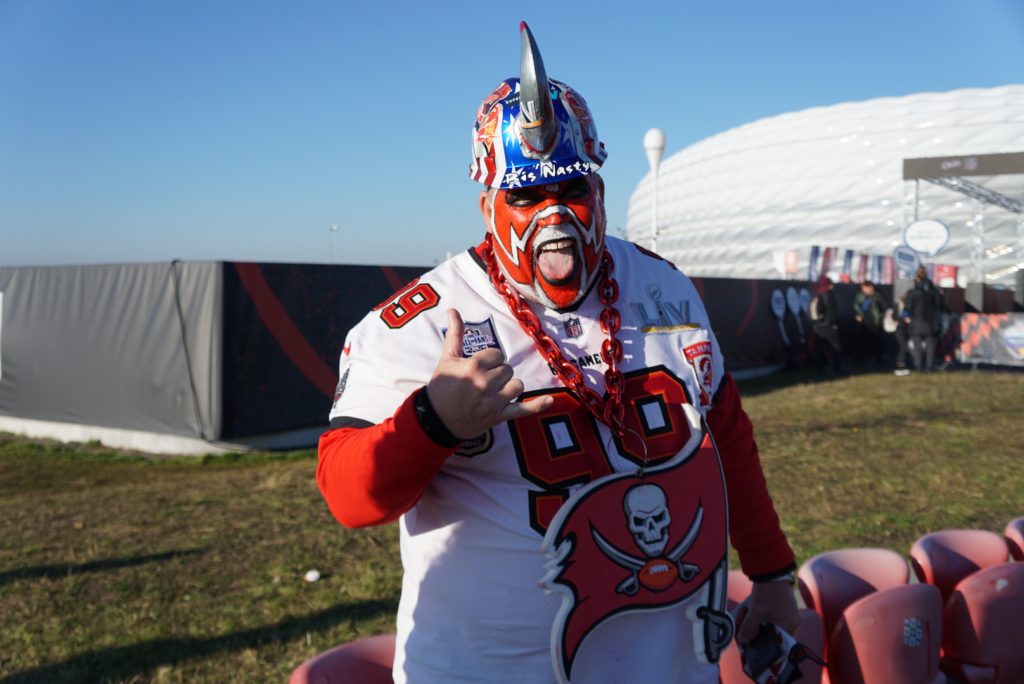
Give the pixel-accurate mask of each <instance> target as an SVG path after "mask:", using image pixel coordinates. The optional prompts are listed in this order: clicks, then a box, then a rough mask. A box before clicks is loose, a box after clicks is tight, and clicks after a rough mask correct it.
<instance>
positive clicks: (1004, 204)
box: [626, 85, 1024, 288]
mask: <svg viewBox="0 0 1024 684" xmlns="http://www.w3.org/2000/svg"><path fill="white" fill-rule="evenodd" d="M908 160H910V161H908ZM913 160H918V161H913ZM655 182H657V186H655ZM655 202H656V203H657V204H656V206H655ZM1022 208H1024V85H1007V86H1002V87H998V88H986V89H980V88H977V89H975V88H972V89H963V90H954V91H950V92H945V93H918V94H914V95H908V96H905V97H886V98H879V99H873V100H867V101H864V102H847V103H843V104H837V105H834V106H829V107H815V108H812V109H807V110H803V111H798V112H791V113H787V114H780V115H778V116H773V117H769V118H765V119H761V120H758V121H754V122H752V123H749V124H746V125H743V126H739V127H737V128H733V129H731V130H727V131H725V132H723V133H720V134H718V135H715V136H712V137H710V138H707V139H705V140H702V141H700V142H698V143H695V144H693V145H690V146H689V147H687V148H685V149H683V150H681V151H679V152H677V153H675V154H673V155H671V156H669V157H667V158H665V159H664V160H662V161H661V164H660V167H658V171H657V174H655V173H654V172H653V171H652V172H650V173H648V174H647V175H646V176H645V177H644V178H643V180H642V181H641V182H640V183H639V185H638V186H637V188H636V190H635V191H634V192H633V194H632V196H631V197H630V203H629V215H628V219H627V226H626V232H627V235H628V237H629V239H631V240H633V241H635V242H638V243H639V244H642V245H645V246H654V247H655V248H656V250H657V251H658V252H659V253H660V254H662V255H663V256H665V257H666V258H668V259H669V260H671V261H673V262H675V263H676V264H677V265H678V266H679V267H680V268H681V269H682V270H684V271H685V272H686V273H688V274H689V275H693V276H704V277H723V278H730V277H731V278H780V277H790V278H799V279H804V278H807V277H808V265H809V261H810V257H811V254H812V249H811V248H812V247H813V246H818V247H819V248H821V249H822V250H824V248H837V249H836V250H835V252H836V253H837V259H836V261H835V262H834V263H833V267H832V269H831V275H832V276H833V277H834V278H835V277H836V276H837V275H838V273H839V270H840V269H841V268H842V262H843V261H844V259H843V255H845V254H846V252H847V251H848V250H849V251H852V252H853V253H854V254H855V255H857V256H856V257H855V261H856V263H859V262H860V257H859V255H869V256H871V257H877V256H883V257H885V256H889V257H891V256H892V255H893V253H894V249H896V248H897V247H898V246H900V245H901V244H904V242H905V237H904V231H905V228H906V227H907V226H908V225H910V224H912V223H914V222H916V221H924V220H934V221H939V222H941V223H942V224H943V225H944V226H945V227H946V228H948V233H949V239H948V242H947V243H946V244H945V246H944V247H942V248H941V249H939V250H938V251H937V252H935V251H934V249H932V250H931V253H929V252H928V251H926V252H925V253H924V254H921V255H919V257H920V259H921V261H922V262H923V263H926V264H943V265H949V266H956V267H958V268H957V271H956V280H957V284H958V285H960V286H961V287H963V286H965V285H966V284H967V283H968V282H971V283H974V282H979V283H980V282H984V283H985V284H986V285H989V286H997V287H999V286H1002V287H1009V288H1012V287H1014V284H1015V282H1018V280H1019V276H1018V272H1019V271H1021V269H1024V219H1022V217H1024V213H1022ZM655 217H657V232H655V228H654V223H655ZM932 225H934V224H932ZM940 229H941V227H940ZM912 244H913V243H912ZM940 244H941V243H935V245H934V246H935V248H938V247H939V246H940ZM917 251H918V252H920V251H921V249H920V248H918V250H917ZM787 253H788V256H789V267H788V271H789V272H788V273H787V272H786V271H787V268H786V266H785V262H786V256H787ZM854 268H856V266H855V267H854ZM854 279H856V278H854ZM942 284H944V285H951V284H952V283H942Z"/></svg>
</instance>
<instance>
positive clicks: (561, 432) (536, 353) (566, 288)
mask: <svg viewBox="0 0 1024 684" xmlns="http://www.w3.org/2000/svg"><path fill="white" fill-rule="evenodd" d="M521 40H522V62H521V69H520V78H518V79H516V78H510V79H506V80H505V81H503V82H502V83H501V84H499V86H498V88H497V89H496V90H495V91H494V92H493V93H492V94H491V95H490V96H488V97H487V98H486V99H485V100H484V102H483V104H482V106H481V107H480V109H479V111H478V113H477V119H476V125H475V127H474V130H473V153H474V161H473V163H472V165H471V167H470V175H471V177H472V178H474V179H475V180H478V181H480V182H482V183H483V184H484V185H486V186H487V189H486V190H485V191H484V192H483V193H481V195H480V201H479V205H480V212H481V214H482V216H483V219H484V223H485V224H486V226H487V229H488V230H487V237H486V239H485V240H484V242H483V243H481V244H480V245H478V246H477V247H476V248H474V249H472V250H469V251H467V252H465V253H463V254H460V255H458V256H456V257H454V258H452V259H450V260H448V261H446V262H444V263H443V264H441V265H439V266H438V267H436V268H434V269H433V270H432V271H430V272H429V273H427V274H426V275H424V276H423V277H422V278H420V279H418V280H416V281H414V282H413V283H410V284H409V285H408V286H407V287H406V288H404V289H403V290H402V291H400V292H398V293H396V294H395V295H394V296H393V297H390V298H389V299H387V300H386V301H384V302H382V303H381V304H380V305H379V306H378V307H376V309H374V311H373V312H371V313H370V314H368V315H367V317H366V318H365V319H364V320H363V321H362V322H361V323H360V324H359V325H357V326H356V327H355V328H354V329H353V330H352V331H351V332H350V333H349V335H348V337H347V339H346V341H345V347H344V349H343V351H342V355H341V362H340V377H341V381H340V383H339V388H338V395H337V398H336V400H335V403H334V406H333V408H332V410H331V430H330V431H328V432H326V433H325V434H324V435H323V436H322V437H321V441H320V462H319V466H318V469H317V482H318V484H319V486H320V490H321V492H322V493H323V495H324V497H325V498H326V500H327V502H328V504H329V506H330V508H331V511H332V512H333V513H334V515H335V516H336V517H337V518H338V520H339V521H340V522H341V523H342V524H344V525H347V526H364V525H375V524H381V523H386V522H389V521H392V520H395V519H399V520H400V534H401V548H402V563H403V568H404V578H403V585H402V598H401V602H400V605H399V609H398V618H397V631H398V634H397V646H396V654H395V664H394V677H395V681H397V682H406V681H408V682H415V683H419V682H530V683H535V682H549V681H569V680H570V679H571V680H572V681H577V682H625V681H655V680H656V681H671V682H688V683H689V682H693V683H696V682H700V683H704V682H716V681H717V674H716V673H717V667H716V665H715V663H716V662H717V658H718V656H719V654H720V652H721V650H722V649H723V648H724V647H725V646H726V645H727V644H728V641H729V639H730V638H731V636H732V620H731V618H730V616H729V615H728V614H727V613H726V612H725V608H724V605H725V604H724V601H725V581H726V575H727V559H728V555H727V523H726V515H727V513H728V516H729V518H728V519H729V522H730V523H731V524H730V525H729V528H728V534H729V535H730V536H731V540H732V542H733V545H734V546H735V547H736V549H737V551H738V553H739V557H740V562H741V564H742V565H743V568H744V570H745V571H746V573H747V574H748V575H749V576H751V577H753V578H754V579H755V580H756V585H755V587H754V589H753V594H752V597H751V600H750V606H749V607H750V617H748V618H747V620H746V621H745V622H744V623H743V624H742V626H741V629H740V631H739V638H740V640H741V641H744V642H746V641H748V640H750V639H751V638H752V637H753V636H754V635H755V634H756V632H757V630H758V627H759V624H760V623H761V622H762V621H771V622H774V623H776V624H778V625H780V626H782V627H783V628H784V629H787V630H792V629H794V628H795V627H796V622H797V621H798V617H797V615H798V613H797V610H796V605H795V601H794V596H793V592H792V571H793V570H794V568H795V565H794V557H793V553H792V551H791V549H790V547H789V545H788V543H787V541H786V538H785V535H784V534H783V533H782V531H781V529H780V527H779V522H778V517H777V515H776V514H775V511H774V509H773V507H772V502H771V499H770V497H769V495H768V492H767V489H766V486H765V482H764V477H763V474H762V471H761V467H760V462H759V457H758V453H757V446H756V444H755V442H754V440H753V434H752V428H751V425H750V421H749V420H748V419H747V416H746V415H745V413H744V412H743V409H742V407H741V404H740V399H739V396H738V394H737V390H736V385H735V383H734V382H733V380H732V379H731V378H730V377H729V376H728V375H727V374H726V373H725V372H724V368H723V366H722V355H721V351H720V350H719V347H718V343H717V341H716V340H715V338H714V336H713V335H712V333H711V330H710V325H709V323H708V319H707V315H706V313H705V311H704V308H703V305H702V304H701V303H700V300H699V298H698V295H697V293H696V291H695V289H694V287H693V285H692V284H691V283H690V281H689V280H688V279H687V278H686V277H684V276H683V275H682V274H681V273H679V272H678V271H676V270H675V268H674V267H673V266H672V265H671V264H670V263H668V262H666V261H664V260H661V259H660V258H658V257H657V256H655V255H653V254H650V253H647V252H645V251H644V250H641V249H640V248H638V247H637V246H635V245H633V244H631V243H628V242H625V241H622V240H618V239H615V238H612V237H608V236H606V235H605V215H604V185H603V181H602V180H601V178H600V176H598V175H597V174H596V171H597V170H598V169H599V168H600V166H601V165H602V163H603V162H604V160H605V156H606V155H605V150H604V146H603V145H602V144H601V143H600V141H599V139H598V137H597V130H596V127H595V125H594V121H593V118H592V117H591V114H590V110H589V108H588V107H587V104H586V102H585V101H584V100H583V98H582V97H581V96H580V95H579V94H578V93H576V92H575V91H574V90H572V89H571V88H569V87H568V86H567V85H565V84H563V83H560V82H558V81H554V80H550V81H549V80H548V79H547V76H546V74H545V71H544V66H543V63H542V62H541V59H540V54H539V52H538V51H537V47H536V44H535V43H534V41H533V37H532V35H531V34H530V32H529V30H528V29H527V28H526V27H525V25H522V27H521ZM652 287H657V288H660V292H661V293H662V296H663V297H671V298H672V299H673V301H683V300H685V301H687V302H689V305H690V309H689V310H690V316H691V319H692V322H690V323H687V324H686V325H680V326H673V327H658V326H656V325H650V324H649V323H648V322H646V321H641V320H639V319H638V318H637V316H636V311H635V309H636V307H632V306H628V304H629V302H631V301H636V300H639V299H640V298H641V297H643V296H646V293H647V292H648V291H649V288H652ZM711 435H713V436H714V441H712V438H711ZM716 445H717V451H716ZM719 454H720V455H721V460H719ZM726 488H727V489H728V493H729V498H728V502H727V501H726V496H725V494H726V491H725V490H726ZM778 580H782V581H778ZM538 583H540V584H541V586H542V587H543V589H544V591H542V589H541V588H540V587H538Z"/></svg>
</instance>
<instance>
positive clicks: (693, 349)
mask: <svg viewBox="0 0 1024 684" xmlns="http://www.w3.org/2000/svg"><path fill="white" fill-rule="evenodd" d="M683 356H685V357H686V360H687V361H689V362H690V366H692V367H693V374H694V376H695V377H696V378H697V386H698V387H699V388H700V405H701V406H710V405H711V395H712V393H713V392H714V391H715V373H714V363H713V357H712V353H711V343H710V342H698V343H697V344H691V345H690V346H688V347H683Z"/></svg>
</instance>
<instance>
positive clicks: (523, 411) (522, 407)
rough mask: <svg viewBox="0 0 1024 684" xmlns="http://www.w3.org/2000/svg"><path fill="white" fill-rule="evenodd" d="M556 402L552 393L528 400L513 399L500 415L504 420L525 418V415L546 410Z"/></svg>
mask: <svg viewBox="0 0 1024 684" xmlns="http://www.w3.org/2000/svg"><path fill="white" fill-rule="evenodd" d="M554 403H555V399H554V397H552V396H551V395H544V396H541V397H536V398H533V399H527V400H526V401H513V402H511V403H510V404H508V405H507V406H505V408H503V409H502V410H501V413H500V414H499V415H498V417H499V418H500V419H501V420H502V421H506V420H515V419H516V418H523V417H524V416H532V415H534V414H537V413H541V412H543V411H546V410H547V409H549V408H551V405H552V404H554Z"/></svg>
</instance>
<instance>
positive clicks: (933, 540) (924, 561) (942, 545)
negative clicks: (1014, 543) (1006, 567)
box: [910, 530, 1008, 605]
mask: <svg viewBox="0 0 1024 684" xmlns="http://www.w3.org/2000/svg"><path fill="white" fill-rule="evenodd" d="M1007 556H1008V551H1007V548H1006V541H1005V540H1004V539H1003V538H1002V537H1000V536H999V535H998V534H996V533H995V532H989V531H988V530H940V531H938V532H932V533H930V534H926V535H924V536H922V537H920V538H919V539H918V540H917V541H915V542H914V544H913V546H911V547H910V564H911V565H912V566H913V568H914V574H915V575H917V579H918V581H920V582H925V583H927V584H934V585H935V586H936V587H938V588H939V592H940V593H941V594H942V604H943V605H945V604H946V601H948V600H949V596H950V594H952V593H953V588H954V587H956V585H957V583H958V582H959V581H960V580H962V579H963V578H964V577H967V575H969V574H971V573H972V572H977V571H978V570H980V569H982V568H987V567H989V566H990V565H1000V564H1002V563H1005V562H1006V560H1007Z"/></svg>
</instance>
